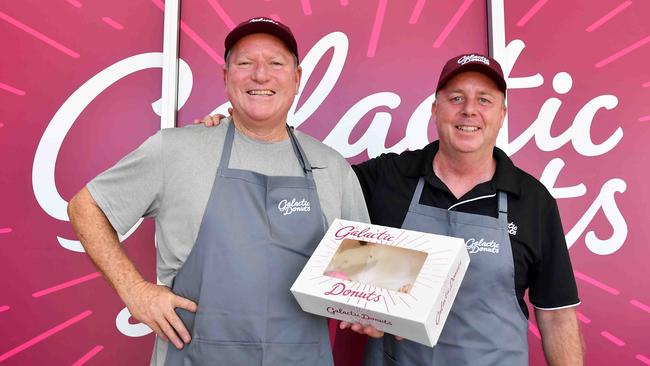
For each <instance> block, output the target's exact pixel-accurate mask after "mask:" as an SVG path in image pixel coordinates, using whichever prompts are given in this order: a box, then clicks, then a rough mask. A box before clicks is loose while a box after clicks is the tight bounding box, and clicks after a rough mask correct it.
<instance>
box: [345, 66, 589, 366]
mask: <svg viewBox="0 0 650 366" xmlns="http://www.w3.org/2000/svg"><path fill="white" fill-rule="evenodd" d="M505 93H506V82H505V79H504V77H503V72H502V70H501V67H500V65H499V64H498V63H497V62H496V61H495V60H493V59H491V58H489V57H485V56H482V55H477V54H470V55H460V56H457V57H454V58H452V59H451V60H449V61H448V62H447V64H446V65H445V67H444V68H443V70H442V73H441V75H440V79H439V81H438V86H437V89H436V101H435V102H434V104H433V106H432V114H433V115H434V116H435V120H436V127H437V131H438V136H439V139H440V140H438V141H434V142H432V143H430V144H429V145H427V146H426V147H424V148H423V149H421V150H416V151H407V152H404V153H402V154H399V155H398V154H383V155H381V156H379V157H377V158H374V159H371V160H369V161H367V162H365V163H362V164H359V165H357V166H354V167H353V168H354V170H355V172H356V173H357V177H358V178H359V181H360V182H361V186H362V188H363V191H364V195H365V198H366V203H367V206H368V211H369V212H370V218H371V220H372V223H374V224H378V225H385V226H393V227H403V228H406V229H413V230H419V231H425V232H432V233H436V234H443V235H451V236H458V237H462V238H464V239H465V241H466V246H467V250H468V251H469V253H470V257H471V262H470V266H469V269H468V272H467V274H466V276H465V278H464V280H463V283H462V285H461V289H460V291H459V293H458V295H457V297H456V300H455V302H454V305H453V306H452V309H451V313H450V316H449V318H448V320H447V323H446V324H445V328H444V329H443V331H442V334H441V337H440V339H439V341H438V344H437V345H436V346H435V347H433V348H429V347H426V346H423V345H420V344H417V343H414V342H411V341H407V340H401V341H398V340H396V339H395V338H394V337H393V336H392V335H388V334H387V335H386V336H385V337H383V338H378V339H371V340H370V341H369V343H368V345H367V346H366V365H372V366H376V365H394V364H399V365H525V364H527V363H528V344H527V329H528V322H527V319H528V309H527V307H526V304H525V302H524V293H525V291H526V289H528V290H529V299H530V302H531V303H532V305H533V306H534V307H535V316H536V318H537V324H538V326H539V329H540V333H541V335H542V342H543V347H544V354H545V356H546V359H547V361H548V363H549V364H551V365H579V364H582V361H583V354H582V344H581V338H580V333H579V329H578V323H577V320H576V315H575V308H574V307H575V306H576V305H578V304H579V300H578V294H577V289H576V284H575V279H574V277H573V271H572V269H571V262H570V260H569V254H568V251H567V246H566V242H565V238H564V231H563V230H562V224H561V222H560V215H559V212H558V209H557V205H556V202H555V199H553V197H552V196H551V195H550V194H549V192H548V191H547V190H546V188H545V187H544V186H543V185H542V184H541V183H540V182H539V181H538V180H537V179H535V178H533V177H532V176H531V175H529V174H527V173H526V172H524V171H522V170H521V169H519V168H517V167H516V166H515V165H514V164H513V163H512V161H511V160H510V159H509V158H508V156H507V155H506V154H505V153H504V152H503V151H502V150H500V149H499V148H497V147H495V144H496V138H497V134H498V132H499V129H500V128H501V126H502V124H503V120H504V117H505V115H506V111H507V108H506V106H505ZM348 326H350V325H349V324H346V323H343V324H342V327H348ZM352 329H353V330H355V331H357V332H360V333H366V334H369V335H371V336H373V337H375V338H377V337H379V336H381V332H378V331H376V330H375V329H374V328H372V327H366V328H362V327H361V325H359V324H355V325H352Z"/></svg>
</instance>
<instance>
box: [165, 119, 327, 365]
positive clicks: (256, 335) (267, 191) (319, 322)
mask: <svg viewBox="0 0 650 366" xmlns="http://www.w3.org/2000/svg"><path fill="white" fill-rule="evenodd" d="M234 132H235V128H234V123H232V122H231V123H230V125H229V126H228V132H227V134H226V139H225V142H224V146H223V152H222V155H221V161H220V163H219V167H218V169H217V174H216V176H215V179H214V184H213V187H212V192H211V193H210V199H209V200H208V204H207V206H206V209H205V213H204V216H203V221H202V222H201V227H200V229H199V234H198V237H197V239H196V243H195V244H194V247H193V248H192V251H191V252H190V255H189V256H188V258H187V261H186V262H185V263H184V265H183V267H182V268H181V269H180V270H179V272H178V274H177V275H176V278H175V279H174V284H173V287H172V290H173V292H174V293H176V294H178V295H180V296H183V297H186V298H188V299H191V300H193V301H195V302H196V303H197V304H198V311H197V312H196V314H193V313H190V312H188V311H186V310H183V309H180V308H177V309H176V312H177V313H178V314H179V316H180V317H181V320H182V321H183V323H184V324H185V326H186V327H187V328H188V330H189V331H190V333H191V335H192V342H190V344H189V345H186V346H185V347H184V348H183V349H182V350H178V349H176V348H175V347H174V346H173V345H171V344H170V345H169V346H168V348H167V357H166V359H165V365H168V366H177V365H210V366H212V365H228V366H234V365H245V366H254V365H331V364H332V363H333V362H332V353H331V348H330V342H329V335H328V327H327V320H326V319H325V318H323V317H318V316H315V315H311V314H307V313H305V312H303V311H302V310H301V309H300V307H299V306H298V304H297V303H296V301H295V300H294V298H293V297H292V296H291V293H290V291H289V288H290V287H291V284H292V283H293V281H294V280H295V279H296V277H297V276H298V274H299V272H300V271H301V269H302V268H303V266H304V265H305V263H306V262H307V259H308V258H309V256H310V255H311V254H312V253H313V251H314V249H315V247H316V245H317V244H318V242H319V241H320V239H321V238H322V237H323V235H324V234H325V222H324V217H323V214H322V212H321V208H320V203H319V200H318V193H317V192H316V184H315V182H314V178H313V175H312V172H311V166H310V164H309V161H308V160H307V157H306V155H305V154H304V152H303V150H302V148H301V147H300V145H299V144H298V141H297V140H296V137H295V135H294V134H293V131H291V129H289V128H288V132H289V138H290V139H291V144H292V146H293V148H294V152H295V153H296V157H297V158H298V160H299V161H300V163H301V165H302V167H303V169H304V172H305V176H303V177H284V176H266V175H263V174H259V173H255V172H251V171H247V170H239V169H230V168H228V163H229V161H230V152H231V150H232V144H233V139H234ZM188 189H191V187H189V188H188ZM292 202H293V203H292Z"/></svg>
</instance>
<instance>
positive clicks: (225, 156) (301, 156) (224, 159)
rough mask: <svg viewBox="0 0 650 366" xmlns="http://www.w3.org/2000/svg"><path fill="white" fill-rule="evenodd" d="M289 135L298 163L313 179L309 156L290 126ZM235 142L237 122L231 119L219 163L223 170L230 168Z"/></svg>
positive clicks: (288, 128)
mask: <svg viewBox="0 0 650 366" xmlns="http://www.w3.org/2000/svg"><path fill="white" fill-rule="evenodd" d="M287 133H288V134H289V140H291V146H292V147H293V152H294V153H295V154H296V157H297V158H298V162H300V166H301V167H302V169H303V170H304V172H305V174H307V176H308V177H311V176H312V171H311V170H312V169H311V164H309V160H307V155H305V152H304V151H303V150H302V147H300V144H299V143H298V139H297V138H296V135H295V134H294V133H293V127H289V125H287ZM234 140H235V122H234V121H233V120H232V119H230V124H229V125H228V130H227V131H226V139H225V140H224V142H223V151H222V152H221V160H220V161H219V167H221V168H226V167H228V163H229V162H230V153H231V152H232V144H233V141H234Z"/></svg>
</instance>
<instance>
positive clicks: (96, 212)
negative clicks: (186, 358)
mask: <svg viewBox="0 0 650 366" xmlns="http://www.w3.org/2000/svg"><path fill="white" fill-rule="evenodd" d="M68 216H69V217H70V222H71V223H72V227H73V229H74V231H75V233H76V234H77V237H78V238H79V241H80V242H81V244H82V245H83V247H84V249H85V250H86V253H87V254H88V256H89V257H90V259H91V260H92V261H93V263H95V266H97V268H98V269H99V270H100V271H101V272H102V273H103V274H104V277H106V279H107V280H108V281H109V282H110V283H111V285H112V286H113V287H114V288H115V290H116V291H117V293H118V295H119V296H120V298H121V299H122V301H124V304H125V305H126V306H127V308H128V309H129V311H130V312H131V315H132V316H133V317H134V318H136V319H138V320H139V321H141V322H143V323H145V324H146V325H148V326H149V327H150V328H151V329H153V330H154V332H156V334H158V336H159V337H161V338H163V339H165V340H168V341H171V342H172V343H173V344H174V345H175V346H176V347H177V348H182V347H183V342H185V343H189V342H190V334H189V332H188V331H187V329H186V328H185V326H184V325H183V322H182V321H181V320H180V318H179V317H178V316H177V315H176V312H175V311H174V309H175V308H176V307H180V308H183V309H185V310H188V311H191V312H195V311H196V307H197V306H196V304H195V303H194V302H192V301H190V300H188V299H185V298H183V297H180V296H176V295H174V294H173V293H172V292H171V290H170V289H169V288H168V287H166V286H159V285H156V284H153V283H151V282H148V281H145V280H144V278H143V277H142V275H141V274H140V272H138V270H137V269H136V268H135V265H134V264H133V262H132V261H131V260H130V259H129V258H128V257H127V255H126V253H125V252H124V250H123V249H122V246H121V245H120V242H119V239H118V237H117V233H116V232H115V230H114V229H113V227H112V226H111V223H110V222H109V221H108V218H107V217H106V215H105V214H104V212H103V211H102V210H101V208H100V207H99V206H98V205H97V203H96V202H95V200H94V199H93V197H92V195H91V194H90V191H88V189H87V188H85V187H84V188H83V189H82V190H81V191H80V192H79V193H77V195H75V196H74V197H73V198H72V200H70V204H69V205H68ZM179 336H180V338H179ZM181 339H182V340H181Z"/></svg>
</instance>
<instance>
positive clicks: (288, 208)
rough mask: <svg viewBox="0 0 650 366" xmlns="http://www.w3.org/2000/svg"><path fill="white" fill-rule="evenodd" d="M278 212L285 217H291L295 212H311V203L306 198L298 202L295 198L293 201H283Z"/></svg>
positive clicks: (279, 204)
mask: <svg viewBox="0 0 650 366" xmlns="http://www.w3.org/2000/svg"><path fill="white" fill-rule="evenodd" d="M278 211H280V212H281V213H282V215H284V216H286V215H291V214H292V213H294V212H309V211H311V205H310V202H309V201H307V200H306V199H304V198H303V199H302V201H298V200H296V199H295V198H294V199H292V200H291V201H288V200H282V201H280V203H278Z"/></svg>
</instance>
